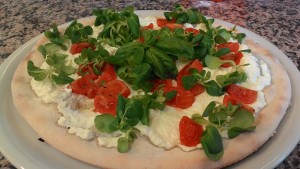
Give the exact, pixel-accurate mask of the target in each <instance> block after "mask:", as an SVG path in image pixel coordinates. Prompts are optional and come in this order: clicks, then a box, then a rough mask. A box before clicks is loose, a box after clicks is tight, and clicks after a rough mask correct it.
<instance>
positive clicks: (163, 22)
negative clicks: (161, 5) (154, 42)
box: [156, 18, 176, 27]
mask: <svg viewBox="0 0 300 169" xmlns="http://www.w3.org/2000/svg"><path fill="white" fill-rule="evenodd" d="M175 22H176V20H175V19H173V20H171V21H168V20H167V19H161V18H160V19H156V23H157V25H158V26H159V27H164V26H165V25H166V24H167V23H175Z"/></svg>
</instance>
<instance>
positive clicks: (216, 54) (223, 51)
mask: <svg viewBox="0 0 300 169" xmlns="http://www.w3.org/2000/svg"><path fill="white" fill-rule="evenodd" d="M228 53H230V49H229V48H222V49H220V50H218V51H217V52H216V53H215V54H214V56H215V57H221V56H223V55H226V54H228Z"/></svg>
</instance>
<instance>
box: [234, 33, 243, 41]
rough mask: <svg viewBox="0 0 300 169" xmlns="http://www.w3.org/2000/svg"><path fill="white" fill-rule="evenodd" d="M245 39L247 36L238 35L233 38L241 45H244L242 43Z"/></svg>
mask: <svg viewBox="0 0 300 169" xmlns="http://www.w3.org/2000/svg"><path fill="white" fill-rule="evenodd" d="M245 37H246V34H244V33H238V34H236V35H235V36H233V39H236V40H237V41H238V42H239V43H242V41H243V39H244V38H245Z"/></svg>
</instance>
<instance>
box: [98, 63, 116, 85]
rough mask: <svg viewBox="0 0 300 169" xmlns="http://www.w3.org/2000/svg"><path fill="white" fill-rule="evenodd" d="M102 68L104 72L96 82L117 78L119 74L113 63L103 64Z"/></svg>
mask: <svg viewBox="0 0 300 169" xmlns="http://www.w3.org/2000/svg"><path fill="white" fill-rule="evenodd" d="M101 70H102V73H101V75H100V76H99V77H98V80H97V82H96V83H97V84H98V85H99V84H101V83H103V82H108V81H111V80H115V79H117V74H116V72H115V68H114V66H113V65H111V64H108V63H105V64H104V65H103V66H102V69H101Z"/></svg>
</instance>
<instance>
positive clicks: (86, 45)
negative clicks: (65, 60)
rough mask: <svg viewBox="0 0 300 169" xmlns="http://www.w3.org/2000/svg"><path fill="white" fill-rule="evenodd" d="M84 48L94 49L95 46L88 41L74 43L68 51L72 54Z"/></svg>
mask: <svg viewBox="0 0 300 169" xmlns="http://www.w3.org/2000/svg"><path fill="white" fill-rule="evenodd" d="M85 48H92V49H93V50H94V49H95V46H94V45H93V44H90V43H88V42H81V43H74V44H72V46H71V49H70V53H71V54H73V55H74V54H76V53H81V51H82V50H83V49H85Z"/></svg>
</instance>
